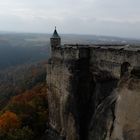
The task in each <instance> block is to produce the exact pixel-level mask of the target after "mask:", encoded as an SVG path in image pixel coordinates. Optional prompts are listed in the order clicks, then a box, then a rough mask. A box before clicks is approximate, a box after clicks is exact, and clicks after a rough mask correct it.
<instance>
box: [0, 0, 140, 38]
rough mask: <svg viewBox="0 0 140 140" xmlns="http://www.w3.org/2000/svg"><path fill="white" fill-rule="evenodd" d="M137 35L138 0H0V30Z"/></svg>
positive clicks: (139, 35)
mask: <svg viewBox="0 0 140 140" xmlns="http://www.w3.org/2000/svg"><path fill="white" fill-rule="evenodd" d="M54 26H57V29H58V31H59V32H60V33H61V34H62V33H76V34H95V35H113V36H122V37H133V38H140V0H0V30H2V31H18V32H20V31H24V32H43V33H51V32H52V30H53V29H54Z"/></svg>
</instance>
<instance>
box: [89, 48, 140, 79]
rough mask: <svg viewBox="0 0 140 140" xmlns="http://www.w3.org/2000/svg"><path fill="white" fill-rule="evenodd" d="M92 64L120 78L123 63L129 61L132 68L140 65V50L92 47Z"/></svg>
mask: <svg viewBox="0 0 140 140" xmlns="http://www.w3.org/2000/svg"><path fill="white" fill-rule="evenodd" d="M90 57H91V62H90V63H91V66H97V67H98V68H99V69H100V70H106V71H109V72H111V73H112V75H113V76H115V77H117V78H120V74H121V65H122V64H123V63H124V62H128V63H129V64H130V65H131V68H130V69H133V68H134V67H137V66H140V52H138V51H129V50H117V49H105V48H90Z"/></svg>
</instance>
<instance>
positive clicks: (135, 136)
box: [47, 48, 140, 140]
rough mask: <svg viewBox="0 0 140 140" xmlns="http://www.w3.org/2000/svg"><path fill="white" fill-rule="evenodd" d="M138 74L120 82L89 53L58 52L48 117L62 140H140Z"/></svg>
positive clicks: (51, 69)
mask: <svg viewBox="0 0 140 140" xmlns="http://www.w3.org/2000/svg"><path fill="white" fill-rule="evenodd" d="M135 73H136V72H135V70H133V72H132V74H128V73H127V74H126V75H124V76H123V77H122V78H121V79H117V78H116V77H114V76H113V75H112V73H110V72H108V71H105V70H102V69H99V68H98V66H97V65H95V64H93V63H91V61H90V51H89V49H82V50H77V49H75V50H74V49H70V48H67V49H64V50H63V49H61V50H59V49H58V50H57V51H56V52H53V55H52V59H51V60H50V62H49V64H48V68H47V85H48V92H49V94H48V102H49V117H50V126H51V127H52V129H53V130H55V131H57V134H58V135H59V139H65V140H139V139H140V131H139V130H140V119H139V116H140V110H139V105H140V94H139V93H140V80H139V70H137V74H135ZM134 74H135V75H134ZM54 139H55V138H54Z"/></svg>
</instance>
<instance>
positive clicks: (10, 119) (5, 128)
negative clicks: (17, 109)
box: [0, 111, 21, 133]
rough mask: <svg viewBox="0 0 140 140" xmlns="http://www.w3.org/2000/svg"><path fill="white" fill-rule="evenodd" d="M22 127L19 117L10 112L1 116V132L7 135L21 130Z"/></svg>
mask: <svg viewBox="0 0 140 140" xmlns="http://www.w3.org/2000/svg"><path fill="white" fill-rule="evenodd" d="M20 125H21V123H20V120H19V118H18V116H17V115H16V114H15V113H13V112H10V111H6V112H5V113H4V114H2V115H1V116H0V132H1V133H6V132H9V131H11V130H14V129H17V128H19V127H20Z"/></svg>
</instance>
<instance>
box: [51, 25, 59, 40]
mask: <svg viewBox="0 0 140 140" xmlns="http://www.w3.org/2000/svg"><path fill="white" fill-rule="evenodd" d="M52 38H60V36H59V34H58V33H57V30H56V27H55V30H54V33H53V35H52Z"/></svg>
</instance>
